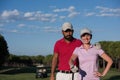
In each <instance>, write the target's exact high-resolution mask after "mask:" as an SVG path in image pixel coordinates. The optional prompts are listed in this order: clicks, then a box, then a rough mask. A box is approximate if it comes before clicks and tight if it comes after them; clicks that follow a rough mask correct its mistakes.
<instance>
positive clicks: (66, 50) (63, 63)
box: [50, 22, 82, 80]
mask: <svg viewBox="0 0 120 80" xmlns="http://www.w3.org/2000/svg"><path fill="white" fill-rule="evenodd" d="M73 32H74V30H73V26H72V24H71V23H69V22H65V23H64V24H63V25H62V34H63V36H64V37H63V38H62V39H60V40H58V41H57V42H56V43H55V45H54V55H53V60H52V68H51V76H50V80H73V77H74V80H76V79H75V78H77V75H78V73H77V72H76V71H75V73H73V72H72V71H71V70H70V66H69V59H70V57H71V55H72V53H73V50H74V49H75V48H76V47H79V46H80V45H81V44H82V42H81V41H80V40H78V39H76V38H74V37H73ZM57 64H58V65H57ZM74 64H76V61H75V63H74ZM56 66H57V67H58V72H57V74H56V79H55V71H56ZM73 74H74V76H73Z"/></svg>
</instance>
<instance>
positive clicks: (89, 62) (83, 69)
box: [69, 28, 113, 80]
mask: <svg viewBox="0 0 120 80" xmlns="http://www.w3.org/2000/svg"><path fill="white" fill-rule="evenodd" d="M80 34H81V35H80V37H81V40H82V42H83V44H82V45H81V46H80V47H77V48H76V49H75V50H74V52H73V54H72V56H71V58H70V61H69V64H70V68H71V70H72V71H73V72H74V71H75V70H77V69H76V66H74V65H73V62H74V60H75V59H76V58H77V57H78V59H79V67H80V70H79V73H80V74H79V77H78V80H100V77H102V76H105V75H106V74H107V72H108V71H109V69H110V67H111V65H112V63H113V61H112V59H111V58H110V57H109V56H108V55H107V54H106V53H105V52H104V51H103V50H102V49H101V48H100V46H94V45H92V44H91V43H90V41H91V39H92V32H91V30H89V29H88V28H84V29H82V30H81V32H80ZM98 56H100V57H101V58H103V59H104V60H105V61H106V62H107V65H106V67H105V69H104V70H103V72H101V73H100V72H98V66H97V59H98Z"/></svg>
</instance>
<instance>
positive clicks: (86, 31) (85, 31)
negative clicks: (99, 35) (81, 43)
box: [80, 28, 92, 36]
mask: <svg viewBox="0 0 120 80" xmlns="http://www.w3.org/2000/svg"><path fill="white" fill-rule="evenodd" d="M85 33H88V34H92V31H91V30H90V29H88V28H84V29H81V31H80V35H81V36H82V35H83V34H85Z"/></svg>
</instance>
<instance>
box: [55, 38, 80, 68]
mask: <svg viewBox="0 0 120 80" xmlns="http://www.w3.org/2000/svg"><path fill="white" fill-rule="evenodd" d="M81 44H82V42H81V41H80V40H78V39H74V40H73V41H72V42H70V43H67V42H65V40H64V38H62V39H60V40H58V41H57V42H56V43H55V46H54V54H58V58H59V59H58V60H59V61H58V70H70V66H69V60H70V57H71V56H72V53H73V51H74V49H75V48H76V47H79V46H81Z"/></svg>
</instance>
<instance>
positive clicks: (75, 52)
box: [73, 47, 78, 55]
mask: <svg viewBox="0 0 120 80" xmlns="http://www.w3.org/2000/svg"><path fill="white" fill-rule="evenodd" d="M73 54H75V55H78V47H76V48H75V50H74V51H73Z"/></svg>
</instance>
